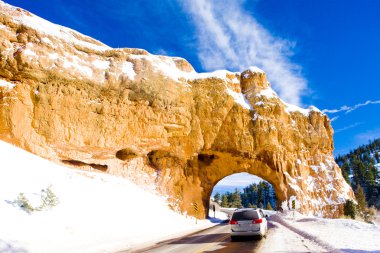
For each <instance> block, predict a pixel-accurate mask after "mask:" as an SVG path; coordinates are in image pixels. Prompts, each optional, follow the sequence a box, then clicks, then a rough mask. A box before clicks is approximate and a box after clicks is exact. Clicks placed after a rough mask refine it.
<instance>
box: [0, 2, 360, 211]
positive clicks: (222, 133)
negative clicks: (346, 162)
mask: <svg viewBox="0 0 380 253" xmlns="http://www.w3.org/2000/svg"><path fill="white" fill-rule="evenodd" d="M332 135H333V129H332V128H331V125H330V121H329V119H328V117H327V116H326V115H324V114H323V113H321V112H320V111H319V110H318V109H316V108H314V107H311V108H309V109H301V108H299V107H296V106H292V105H289V104H286V103H285V102H283V101H282V100H281V99H280V98H279V97H278V96H277V95H276V93H275V92H274V91H273V90H272V89H271V88H270V85H269V83H268V82H267V79H266V76H265V73H264V72H262V71H261V70H259V69H257V68H249V69H247V70H246V71H244V72H242V73H233V72H229V71H216V72H213V73H201V74H199V73H196V72H195V71H194V69H193V68H192V66H191V65H190V64H189V63H188V62H187V61H186V60H184V59H182V58H174V57H164V56H156V55H152V54H149V53H148V52H146V51H145V50H140V49H112V48H109V47H107V46H106V45H104V44H102V43H100V42H98V41H96V40H94V39H91V38H89V37H87V36H84V35H82V34H80V33H77V32H75V31H73V30H70V29H68V28H64V27H61V26H57V25H54V24H52V23H49V22H48V21H45V20H43V19H41V18H39V17H36V16H34V15H33V14H31V13H29V12H27V11H25V10H22V9H19V8H15V7H12V6H10V5H7V4H4V3H3V2H0V139H2V140H4V141H7V142H10V143H13V144H15V145H18V146H20V147H22V148H24V149H26V150H29V151H30V152H33V153H35V154H37V155H40V156H42V157H45V158H48V159H51V160H54V161H56V162H59V163H64V164H66V165H69V166H72V167H76V168H82V169H90V170H100V171H103V172H106V173H110V174H114V175H119V176H124V177H127V178H130V179H131V180H133V181H135V182H136V183H138V184H140V185H143V186H145V187H148V188H149V187H150V188H152V189H155V190H156V191H157V192H158V193H160V194H163V195H166V196H168V201H169V203H170V204H171V205H172V206H173V208H174V209H177V210H180V211H183V212H184V211H186V212H187V213H189V214H190V215H193V214H194V209H193V203H197V204H198V206H200V207H202V208H200V211H199V213H198V215H199V216H201V217H203V216H205V215H206V211H205V210H207V205H208V200H209V197H210V194H211V191H212V189H213V187H214V185H215V184H217V183H218V181H219V180H221V179H222V178H224V177H226V176H228V175H231V174H233V173H238V172H248V173H251V174H254V175H257V176H259V177H261V178H263V179H265V180H267V181H268V182H270V183H271V184H272V185H273V186H274V188H275V191H276V195H277V197H278V199H279V201H280V202H282V207H283V208H287V206H288V204H289V201H292V200H295V201H296V203H297V205H299V206H300V210H301V212H303V213H312V214H317V215H318V214H319V215H324V216H328V217H337V216H338V215H340V214H341V212H342V203H344V202H345V200H346V199H353V198H354V195H353V192H352V190H351V188H350V187H349V186H348V185H347V184H346V182H345V181H344V179H343V177H342V175H341V170H340V168H339V167H338V166H337V165H336V164H335V162H334V159H333V156H332V150H333V140H332ZM9 169H11V168H9ZM126 197H127V196H126Z"/></svg>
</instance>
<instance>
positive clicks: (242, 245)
mask: <svg viewBox="0 0 380 253" xmlns="http://www.w3.org/2000/svg"><path fill="white" fill-rule="evenodd" d="M263 240H265V239H263ZM261 243H262V241H261V240H259V239H258V238H252V237H250V238H242V239H240V240H238V241H234V242H231V239H230V226H229V224H228V223H222V224H219V225H217V226H215V227H212V228H209V229H206V230H203V231H201V232H198V233H194V234H191V235H188V236H185V237H182V238H176V239H172V240H168V241H164V242H161V243H158V244H157V245H155V246H153V247H151V248H149V249H143V250H140V251H137V252H146V253H199V252H222V253H228V252H231V253H232V252H234V253H236V252H238V253H246V252H250V253H251V252H258V248H259V247H260V245H261Z"/></svg>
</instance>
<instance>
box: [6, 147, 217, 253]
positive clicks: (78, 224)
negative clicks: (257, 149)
mask: <svg viewBox="0 0 380 253" xmlns="http://www.w3.org/2000/svg"><path fill="white" fill-rule="evenodd" d="M0 162H1V167H0V210H1V215H0V224H1V226H0V252H4V251H6V252H13V251H17V252H22V250H25V251H27V252H114V251H117V250H126V249H128V248H131V247H133V246H134V245H137V244H139V243H143V242H147V241H153V240H158V239H160V238H163V237H165V236H169V235H171V234H172V235H173V234H177V233H180V232H182V233H183V232H190V231H194V230H198V229H202V228H205V227H208V226H211V225H212V223H211V222H210V221H200V222H198V224H197V225H195V220H194V219H193V218H186V217H185V216H183V215H180V214H178V213H175V212H174V211H171V210H170V209H169V207H168V205H167V203H166V201H165V199H164V198H161V197H158V196H157V195H154V194H152V193H149V192H146V191H144V190H143V189H141V188H139V187H138V186H136V185H134V184H133V183H131V182H130V181H128V180H126V179H122V178H116V177H112V176H109V175H106V174H100V173H89V172H82V171H78V170H73V169H68V168H66V167H63V166H60V165H57V164H54V163H52V162H49V161H47V160H44V159H42V158H40V157H37V156H35V155H32V154H30V153H28V152H26V151H24V150H21V149H18V148H16V147H14V146H12V145H10V144H8V143H5V142H2V141H0ZM49 186H51V189H52V190H53V192H54V193H55V195H56V196H57V197H58V199H59V204H58V205H57V206H56V207H53V208H52V209H50V210H44V211H35V212H32V213H30V214H28V213H27V212H25V211H24V210H22V209H21V208H19V207H18V206H17V205H16V204H14V203H13V201H14V200H15V199H16V198H17V196H18V195H19V194H20V193H24V194H25V196H26V197H27V198H28V199H29V200H31V202H33V203H37V202H38V201H39V194H40V192H41V189H46V188H47V187H49ZM35 205H36V204H35Z"/></svg>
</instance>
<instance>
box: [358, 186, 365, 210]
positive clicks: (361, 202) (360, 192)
mask: <svg viewBox="0 0 380 253" xmlns="http://www.w3.org/2000/svg"><path fill="white" fill-rule="evenodd" d="M356 200H357V201H358V211H359V213H360V214H363V213H364V211H365V209H366V208H367V201H366V200H365V195H364V190H363V188H362V187H361V186H360V185H358V188H357V190H356Z"/></svg>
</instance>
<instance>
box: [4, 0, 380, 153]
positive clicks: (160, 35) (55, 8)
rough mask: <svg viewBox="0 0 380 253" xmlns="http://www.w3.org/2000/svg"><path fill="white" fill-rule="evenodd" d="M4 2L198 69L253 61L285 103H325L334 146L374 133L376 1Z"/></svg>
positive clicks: (379, 37) (379, 63)
mask: <svg viewBox="0 0 380 253" xmlns="http://www.w3.org/2000/svg"><path fill="white" fill-rule="evenodd" d="M6 2H7V3H9V4H12V5H15V6H19V7H22V8H24V9H27V10H29V11H31V12H33V13H34V14H37V15H39V16H41V17H43V18H45V19H47V20H49V21H51V22H53V23H57V24H60V25H64V26H67V27H70V28H72V29H75V30H77V31H79V32H81V33H84V34H86V35H89V36H91V37H94V38H96V39H98V40H100V41H102V42H103V43H105V44H107V45H109V46H112V47H137V48H144V49H146V50H148V51H149V52H151V53H155V54H164V55H171V56H180V57H184V58H186V59H187V60H188V61H189V62H190V63H191V64H192V65H193V66H194V68H195V69H196V70H197V71H198V72H203V71H212V70H215V69H221V68H223V69H228V70H231V71H243V70H244V68H246V67H248V66H250V65H256V66H258V67H260V68H262V69H263V70H264V71H266V72H267V75H268V79H269V80H270V81H271V83H272V86H273V88H274V89H275V90H276V91H277V92H278V93H279V94H280V96H281V97H282V98H283V99H285V100H286V101H287V102H291V103H295V104H299V105H302V106H304V107H307V106H309V105H315V106H317V107H318V108H320V109H321V110H324V109H325V110H329V111H326V113H327V114H328V115H329V116H330V118H331V119H334V120H333V122H332V125H333V127H334V129H335V135H334V141H335V148H336V150H335V154H344V153H347V152H348V151H350V150H351V149H353V148H355V147H357V146H358V145H361V144H366V143H367V142H368V140H370V139H374V138H379V137H380V117H379V112H380V76H379V73H380V32H379V31H380V19H379V18H378V11H379V10H380V1H376V0H361V1H358V0H355V1H354V0H334V1H329V0H320V1H303V0H282V1H278V0H261V1H259V0H252V1H250V0H247V1H242V0H235V1H233V0H225V1H218V0H160V1H156V0H145V1H135V0H134V1H131V0H107V1H104V0H99V1H88V0H82V1H72V0H65V1H64V0H50V1H25V0H22V1H21V0H8V1H6ZM368 101H369V102H368Z"/></svg>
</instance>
